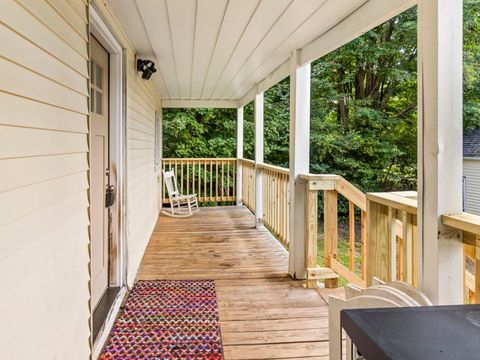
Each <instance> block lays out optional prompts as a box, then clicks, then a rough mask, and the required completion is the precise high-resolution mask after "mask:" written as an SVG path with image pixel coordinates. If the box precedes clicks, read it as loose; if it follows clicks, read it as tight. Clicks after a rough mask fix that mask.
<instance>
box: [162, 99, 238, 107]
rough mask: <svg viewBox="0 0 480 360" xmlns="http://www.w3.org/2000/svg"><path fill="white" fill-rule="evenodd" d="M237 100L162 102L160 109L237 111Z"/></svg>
mask: <svg viewBox="0 0 480 360" xmlns="http://www.w3.org/2000/svg"><path fill="white" fill-rule="evenodd" d="M239 107H240V101H237V100H162V108H164V109H165V108H226V109H237V108H239Z"/></svg>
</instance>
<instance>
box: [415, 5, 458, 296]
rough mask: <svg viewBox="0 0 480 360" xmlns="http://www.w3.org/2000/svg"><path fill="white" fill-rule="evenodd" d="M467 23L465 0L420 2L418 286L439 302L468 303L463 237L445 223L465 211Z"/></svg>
mask: <svg viewBox="0 0 480 360" xmlns="http://www.w3.org/2000/svg"><path fill="white" fill-rule="evenodd" d="M462 27H463V18H462V0H419V1H418V48H419V58H418V89H419V91H418V195H419V212H418V222H419V230H420V231H419V241H418V244H419V245H418V250H419V252H418V254H419V277H420V279H419V285H420V286H421V288H422V289H423V291H424V292H425V293H426V295H427V296H428V297H429V298H430V299H431V300H432V301H433V302H434V303H438V304H451V303H462V302H463V274H462V272H463V260H462V257H463V252H462V242H461V235H460V234H459V233H458V232H456V231H452V230H449V229H446V228H445V227H444V226H442V225H441V223H440V216H441V215H443V214H448V213H458V212H461V211H462V97H463V96H462V95H463V94H462V93H463V89H462V67H463V64H462V42H463V32H462ZM422 248H423V249H422Z"/></svg>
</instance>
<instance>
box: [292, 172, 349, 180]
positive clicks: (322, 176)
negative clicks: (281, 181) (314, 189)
mask: <svg viewBox="0 0 480 360" xmlns="http://www.w3.org/2000/svg"><path fill="white" fill-rule="evenodd" d="M299 177H300V179H302V180H305V181H331V180H333V181H337V180H338V179H339V178H340V176H339V175H332V174H310V173H309V174H300V175H299Z"/></svg>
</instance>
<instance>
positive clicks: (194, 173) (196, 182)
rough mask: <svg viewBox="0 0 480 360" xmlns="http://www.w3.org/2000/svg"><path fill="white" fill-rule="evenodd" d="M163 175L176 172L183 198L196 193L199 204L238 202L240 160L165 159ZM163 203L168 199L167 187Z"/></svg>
mask: <svg viewBox="0 0 480 360" xmlns="http://www.w3.org/2000/svg"><path fill="white" fill-rule="evenodd" d="M162 168H163V170H164V171H168V170H174V171H175V175H176V177H177V183H178V189H179V191H180V192H181V193H182V194H191V193H196V194H197V197H198V201H199V202H201V203H205V202H233V201H235V200H236V172H237V159H234V158H201V159H200V158H198V159H195V158H188V159H187V158H183V159H171V158H167V159H162ZM163 194H164V199H163V202H164V203H168V196H167V192H166V189H165V186H164V189H163Z"/></svg>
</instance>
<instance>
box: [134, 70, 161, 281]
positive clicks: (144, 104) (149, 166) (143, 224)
mask: <svg viewBox="0 0 480 360" xmlns="http://www.w3.org/2000/svg"><path fill="white" fill-rule="evenodd" d="M128 79H129V84H128V99H127V103H128V109H127V198H128V200H127V238H128V257H129V264H128V267H129V276H128V282H129V284H130V285H131V284H133V282H134V281H135V277H136V274H137V271H138V268H139V266H140V262H141V261H142V257H143V253H144V252H145V248H146V246H147V244H148V240H149V239H150V235H151V233H152V230H153V227H154V226H155V222H156V220H157V216H158V208H157V206H158V203H157V201H156V193H157V186H158V183H157V180H156V175H155V110H156V106H155V104H154V103H152V102H151V101H150V100H149V98H148V95H147V94H145V93H144V90H143V89H142V85H143V84H142V82H144V81H143V80H141V79H140V78H139V77H138V76H137V75H136V74H135V73H130V76H129V77H128Z"/></svg>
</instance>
